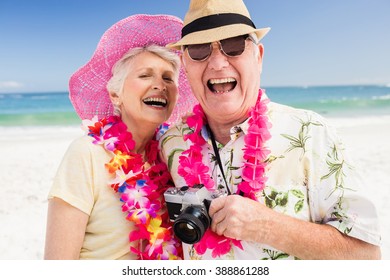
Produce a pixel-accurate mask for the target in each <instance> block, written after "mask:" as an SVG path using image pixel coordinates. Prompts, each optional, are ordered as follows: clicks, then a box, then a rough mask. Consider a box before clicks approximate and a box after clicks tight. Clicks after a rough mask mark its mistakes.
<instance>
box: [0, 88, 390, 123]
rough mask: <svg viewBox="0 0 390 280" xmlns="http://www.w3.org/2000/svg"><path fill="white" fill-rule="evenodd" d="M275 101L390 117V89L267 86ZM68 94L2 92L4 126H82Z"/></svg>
mask: <svg viewBox="0 0 390 280" xmlns="http://www.w3.org/2000/svg"><path fill="white" fill-rule="evenodd" d="M265 90H266V93H267V95H268V97H269V98H270V100H271V101H274V102H278V103H282V104H285V105H290V106H293V107H297V108H304V109H310V110H313V111H315V112H317V113H319V114H321V115H323V116H324V117H358V116H372V115H374V116H380V115H390V87H389V86H318V87H317V86H316V87H267V88H265ZM78 124H80V119H79V117H78V116H77V114H76V113H75V111H74V109H73V106H72V104H71V103H70V101H69V98H68V93H67V92H45V93H0V126H53V125H59V126H64V125H65V126H66V125H78Z"/></svg>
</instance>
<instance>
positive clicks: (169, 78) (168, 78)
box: [163, 77, 173, 82]
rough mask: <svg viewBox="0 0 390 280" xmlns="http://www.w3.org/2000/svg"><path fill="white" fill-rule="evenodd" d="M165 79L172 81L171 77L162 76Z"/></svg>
mask: <svg viewBox="0 0 390 280" xmlns="http://www.w3.org/2000/svg"><path fill="white" fill-rule="evenodd" d="M163 79H164V80H165V81H169V82H173V79H172V78H171V77H163Z"/></svg>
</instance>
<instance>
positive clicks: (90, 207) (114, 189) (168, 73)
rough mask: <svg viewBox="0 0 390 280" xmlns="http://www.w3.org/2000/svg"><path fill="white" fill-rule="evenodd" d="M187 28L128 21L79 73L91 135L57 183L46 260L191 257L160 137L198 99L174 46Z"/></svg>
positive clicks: (73, 83) (160, 19) (77, 93)
mask: <svg viewBox="0 0 390 280" xmlns="http://www.w3.org/2000/svg"><path fill="white" fill-rule="evenodd" d="M181 28H182V22H181V20H180V19H178V18H176V17H173V16H167V15H154V16H152V15H135V16H130V17H128V18H125V19H123V20H121V21H119V22H117V23H116V24H114V25H113V26H112V27H111V28H109V29H108V30H107V31H106V32H105V34H104V35H103V36H102V38H101V40H100V42H99V44H98V47H97V50H96V51H95V53H94V55H93V57H92V58H91V60H90V61H89V62H88V63H87V64H86V65H84V66H83V67H82V68H80V69H79V70H78V71H77V72H75V73H74V74H73V75H72V77H71V79H70V83H69V85H70V99H71V101H72V103H73V105H74V108H75V110H76V112H77V113H78V114H79V116H80V117H81V118H82V119H84V121H83V125H84V128H85V130H86V131H87V134H88V135H86V136H83V137H81V138H79V139H76V140H75V141H74V142H73V143H72V144H71V145H70V147H69V149H68V151H67V152H66V154H65V156H64V158H63V161H62V163H61V165H60V167H59V170H58V172H57V175H56V177H55V179H54V183H53V186H52V188H51V190H50V193H49V207H48V220H47V233H46V246H45V259H179V258H180V257H181V248H180V245H179V243H178V242H177V241H176V240H175V238H174V236H173V234H172V232H171V230H170V225H169V221H168V217H167V213H166V209H165V208H164V207H163V202H164V200H163V196H162V194H163V192H164V191H165V190H166V189H167V188H168V187H169V186H170V185H171V180H170V175H169V173H168V171H167V168H166V166H165V164H163V163H161V162H160V160H159V158H158V145H157V140H156V137H158V135H159V134H160V130H159V128H161V124H163V123H165V122H167V123H173V122H175V121H177V120H178V118H179V117H180V113H185V112H186V111H187V110H189V109H191V107H192V105H193V102H194V99H193V98H192V94H191V93H190V90H189V86H188V84H187V82H186V80H185V78H184V74H183V73H182V72H181V71H180V59H179V57H178V54H177V53H175V52H172V51H170V50H168V49H166V48H165V47H164V46H165V45H166V44H167V43H169V42H172V41H175V40H177V39H178V38H179V37H180V31H181ZM178 84H180V93H178ZM176 104H177V105H176ZM175 105H176V107H175ZM163 127H166V126H165V125H163Z"/></svg>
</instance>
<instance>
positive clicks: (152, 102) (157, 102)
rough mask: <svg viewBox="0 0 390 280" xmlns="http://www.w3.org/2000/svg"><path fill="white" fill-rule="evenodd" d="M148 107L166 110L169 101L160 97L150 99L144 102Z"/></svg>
mask: <svg viewBox="0 0 390 280" xmlns="http://www.w3.org/2000/svg"><path fill="white" fill-rule="evenodd" d="M142 101H143V102H144V103H145V104H146V105H148V106H153V107H158V108H165V107H167V105H168V101H167V100H166V99H165V98H159V97H149V98H145V99H144V100H142Z"/></svg>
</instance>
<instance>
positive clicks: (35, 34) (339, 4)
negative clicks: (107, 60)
mask: <svg viewBox="0 0 390 280" xmlns="http://www.w3.org/2000/svg"><path fill="white" fill-rule="evenodd" d="M244 1H245V3H246V5H247V7H248V9H249V11H250V13H251V16H252V20H253V21H254V23H255V24H256V26H257V27H268V26H269V27H271V28H272V29H271V31H270V33H268V35H267V36H266V37H265V38H264V40H263V44H264V46H265V57H264V66H263V75H262V87H267V86H312V85H350V84H381V85H389V84H390V35H389V34H390V16H389V12H390V1H389V0H326V1H315V0H272V1H271V0H267V1H265V0H244ZM228 2H229V0H226V3H227V4H228ZM188 4H189V0H142V1H138V0H104V1H103V0H1V1H0V92H49V91H67V85H68V79H69V77H70V75H71V74H72V73H73V72H74V71H75V70H76V69H78V68H79V67H80V66H82V65H83V64H85V63H86V62H87V61H88V60H89V59H90V57H91V56H92V54H93V52H94V50H95V47H96V45H97V43H98V41H99V39H100V37H101V35H102V34H103V33H104V31H105V30H106V29H108V28H109V27H110V26H111V25H112V24H114V23H115V22H117V21H119V20H121V19H122V18H125V17H127V16H129V15H132V14H136V13H149V14H160V13H166V14H173V15H176V16H178V17H180V18H184V15H185V12H186V10H187V7H188Z"/></svg>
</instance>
